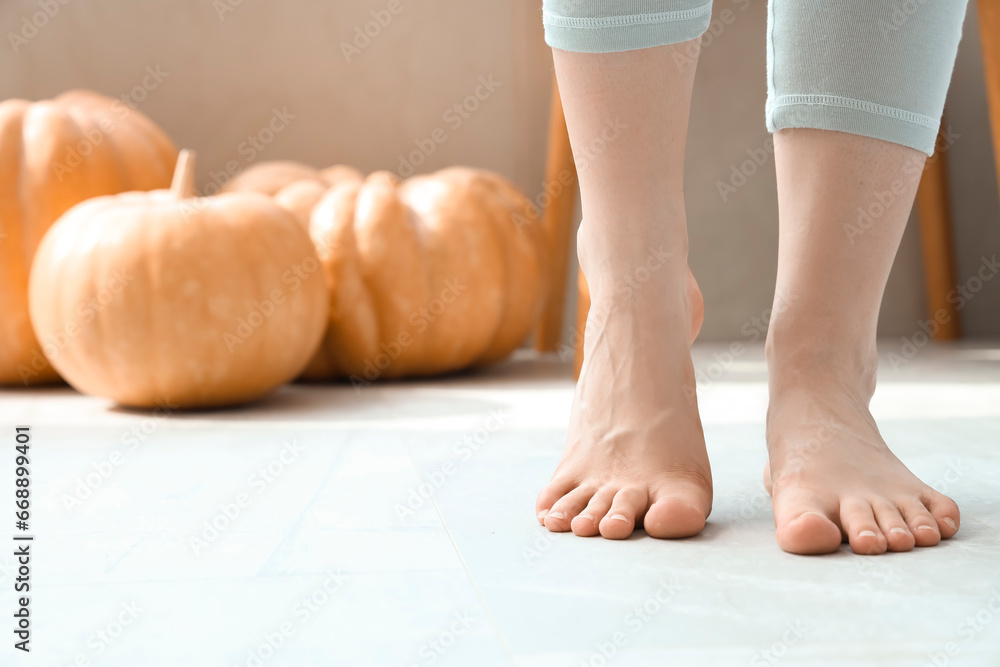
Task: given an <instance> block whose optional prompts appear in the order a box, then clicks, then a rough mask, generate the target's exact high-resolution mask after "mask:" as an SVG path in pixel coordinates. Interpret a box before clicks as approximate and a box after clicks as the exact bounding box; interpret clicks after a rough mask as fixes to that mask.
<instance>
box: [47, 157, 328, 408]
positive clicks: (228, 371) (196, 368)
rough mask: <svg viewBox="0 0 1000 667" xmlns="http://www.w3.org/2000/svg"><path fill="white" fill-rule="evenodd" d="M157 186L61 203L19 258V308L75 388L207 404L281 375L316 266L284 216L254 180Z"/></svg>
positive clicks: (313, 336) (310, 307) (296, 358)
mask: <svg viewBox="0 0 1000 667" xmlns="http://www.w3.org/2000/svg"><path fill="white" fill-rule="evenodd" d="M193 159H194V158H193V154H191V153H190V152H187V151H185V152H184V153H182V155H181V160H180V161H179V162H178V166H177V173H176V175H175V178H174V184H173V186H172V189H171V190H169V191H166V190H158V191H153V192H130V193H125V194H120V195H115V196H108V197H99V198H96V199H91V200H89V201H86V202H83V203H81V204H79V205H77V206H76V207H74V208H72V209H70V210H69V211H67V212H66V214H65V215H63V216H62V217H61V218H60V219H59V220H58V221H57V222H56V224H55V225H53V226H52V228H51V229H50V230H49V232H48V234H46V235H45V238H44V239H43V240H42V243H41V245H40V246H39V248H38V252H37V254H36V257H35V262H34V265H33V266H32V269H31V283H30V308H31V321H32V323H33V325H34V327H35V330H36V331H37V332H38V334H39V336H41V337H47V338H48V339H50V340H55V341H59V344H58V345H57V346H54V349H51V350H50V349H49V348H46V351H47V352H53V353H52V354H51V355H50V356H49V361H50V362H51V363H52V365H53V366H54V367H55V368H56V369H57V370H58V371H59V373H60V374H61V375H62V376H63V377H64V378H65V379H66V380H67V382H69V383H70V384H71V385H73V386H74V387H76V388H77V389H78V390H80V391H82V392H84V393H87V394H92V395H95V396H104V397H108V398H112V399H114V400H115V401H117V402H118V403H120V404H123V405H128V406H136V407H153V406H155V405H158V404H166V405H170V406H180V407H208V406H219V405H230V404H236V403H242V402H246V401H251V400H254V399H256V398H259V397H261V396H263V395H265V394H267V393H268V392H270V391H271V390H273V389H274V388H275V387H277V386H279V385H281V384H283V383H285V382H288V381H289V380H292V379H293V378H295V377H296V376H297V375H298V374H299V373H300V372H301V371H302V369H303V368H304V367H305V365H306V363H307V362H308V361H309V359H310V357H312V355H313V353H314V351H315V350H316V347H317V345H318V344H319V341H320V339H321V338H322V336H323V330H324V328H325V325H326V319H327V308H328V306H327V295H326V285H325V283H324V279H323V271H322V267H321V266H320V263H319V260H318V259H317V257H316V252H315V250H314V248H313V245H312V243H311V242H310V240H309V237H308V235H307V234H306V233H305V231H304V230H303V229H302V228H301V226H300V225H299V223H298V222H297V221H296V219H295V217H294V216H293V215H291V214H290V213H289V212H288V211H286V210H285V209H283V208H281V207H280V206H278V205H276V204H275V203H274V202H272V201H271V200H270V199H269V198H268V197H266V196H264V195H261V194H256V193H237V194H225V195H220V196H217V197H202V198H193V197H192V193H193V185H192V180H193V166H192V163H193Z"/></svg>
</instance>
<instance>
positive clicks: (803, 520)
mask: <svg viewBox="0 0 1000 667" xmlns="http://www.w3.org/2000/svg"><path fill="white" fill-rule="evenodd" d="M775 538H776V539H777V540H778V546H779V547H781V548H782V549H783V550H784V551H787V552H788V553H792V554H803V555H811V554H829V553H833V552H834V551H836V550H837V549H839V548H840V545H841V543H842V542H843V536H842V535H841V533H840V528H837V524H835V523H834V522H833V521H831V520H830V519H829V518H828V517H827V516H826V515H825V514H822V513H821V512H817V511H807V512H803V513H802V514H799V515H798V516H796V517H793V518H791V519H789V520H788V521H785V522H784V523H779V524H777V530H776V531H775Z"/></svg>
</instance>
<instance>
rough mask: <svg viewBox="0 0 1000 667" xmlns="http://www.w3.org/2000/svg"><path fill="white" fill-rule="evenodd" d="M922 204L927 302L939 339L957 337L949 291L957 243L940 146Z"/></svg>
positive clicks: (922, 181)
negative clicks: (955, 241) (935, 323)
mask: <svg viewBox="0 0 1000 667" xmlns="http://www.w3.org/2000/svg"><path fill="white" fill-rule="evenodd" d="M917 202H918V205H919V208H920V236H921V242H922V245H923V251H924V281H925V283H926V285H927V306H928V308H929V310H930V316H931V318H932V319H933V320H934V321H935V322H937V324H938V327H937V330H936V331H935V332H934V338H935V339H936V340H955V339H956V338H959V337H961V335H962V329H961V322H960V321H959V313H958V310H956V308H955V304H953V303H949V301H948V293H949V292H951V291H952V290H954V289H955V276H956V271H955V244H954V241H953V239H952V233H951V227H952V225H951V204H950V201H949V195H948V168H947V157H946V153H945V151H944V150H943V149H939V150H938V151H937V153H935V154H934V155H933V156H932V157H930V158H928V160H927V166H926V168H925V169H924V174H923V177H922V178H921V179H920V187H919V189H918V190H917Z"/></svg>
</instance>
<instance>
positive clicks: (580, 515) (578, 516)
mask: <svg viewBox="0 0 1000 667" xmlns="http://www.w3.org/2000/svg"><path fill="white" fill-rule="evenodd" d="M577 518H579V519H590V520H591V521H593V520H594V517H592V516H590V515H589V514H578V515H577Z"/></svg>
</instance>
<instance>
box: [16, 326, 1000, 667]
mask: <svg viewBox="0 0 1000 667" xmlns="http://www.w3.org/2000/svg"><path fill="white" fill-rule="evenodd" d="M998 348H1000V346H998V345H992V346H991V345H986V344H979V345H976V344H967V345H964V346H958V347H932V346H928V347H924V348H921V349H919V350H918V351H917V353H916V355H915V356H913V358H912V359H911V360H908V361H906V360H905V357H903V356H901V355H900V350H899V344H898V342H897V343H896V344H895V346H894V344H893V343H892V342H888V343H887V345H886V346H885V350H884V353H885V359H884V360H883V367H882V371H881V374H880V388H879V391H878V393H877V395H876V397H875V400H874V404H873V409H874V412H875V414H876V417H878V418H879V423H880V424H881V427H882V430H883V434H884V435H885V437H886V438H887V439H888V441H889V442H890V443H892V445H893V446H894V448H895V451H896V452H897V454H899V456H900V457H901V458H902V459H903V460H904V461H905V462H906V463H907V464H908V465H910V466H911V468H912V469H913V470H914V471H915V472H916V473H917V474H919V475H921V476H922V477H923V478H924V479H925V480H928V481H929V483H931V484H933V485H935V486H936V487H937V488H939V489H940V490H943V491H946V492H947V493H949V494H950V495H952V496H953V497H954V498H955V499H956V500H957V501H958V503H959V504H960V506H961V507H962V512H963V525H962V530H961V532H960V533H959V536H958V537H957V538H955V539H953V540H950V541H948V542H946V543H944V544H943V545H942V546H940V547H938V548H935V549H923V550H917V551H914V552H912V553H907V554H891V555H887V556H883V557H878V558H863V557H858V556H854V555H852V554H851V553H850V552H849V551H848V550H847V549H846V547H845V548H842V549H841V551H840V552H839V553H837V554H834V555H830V556H826V557H811V558H806V557H796V556H791V555H787V554H785V553H783V552H781V551H780V550H779V549H778V548H777V546H776V545H775V543H774V540H773V524H772V517H771V510H770V506H769V503H768V498H767V496H766V494H765V493H764V492H763V490H762V487H761V484H760V474H761V466H762V465H763V463H764V460H765V453H764V445H763V438H764V427H763V415H764V411H765V408H766V401H767V395H766V387H765V377H764V364H763V355H762V353H761V350H760V348H759V346H744V347H743V348H740V349H738V350H737V353H736V354H735V355H731V356H727V354H731V353H728V351H727V346H725V345H701V346H699V347H698V348H697V355H696V356H697V367H698V369H699V371H700V373H701V379H702V386H701V389H700V396H699V400H700V402H701V406H702V414H703V419H704V422H705V432H706V437H707V438H708V442H709V447H710V453H711V457H712V463H713V468H714V473H715V480H716V503H715V509H714V512H713V514H712V517H711V519H710V523H709V525H708V527H707V528H706V530H705V532H704V534H702V535H701V536H699V537H697V538H694V539H690V540H684V541H674V542H667V541H659V540H653V539H651V538H649V537H647V536H645V535H644V534H639V535H636V536H634V537H633V538H632V539H630V540H627V541H623V542H609V541H605V540H602V539H597V538H595V539H579V538H575V537H573V536H572V535H565V534H564V535H552V534H549V533H547V532H546V531H545V530H544V529H542V528H541V527H539V526H538V525H537V524H536V522H535V519H534V511H533V503H534V498H535V494H536V492H537V491H538V489H539V488H540V486H541V485H542V484H543V483H544V482H545V481H546V480H547V479H548V477H549V475H550V474H551V472H552V469H553V467H554V466H555V464H556V461H557V460H558V456H559V453H560V450H561V448H562V444H563V438H564V435H565V422H566V419H567V415H568V412H569V407H570V401H571V397H572V384H571V381H570V379H569V372H568V369H567V367H566V366H565V365H563V364H560V363H558V361H556V360H554V359H551V358H550V359H543V360H538V359H533V358H530V357H529V356H526V355H522V356H520V357H518V358H516V359H515V360H513V361H511V362H508V363H506V364H503V365H501V366H497V367H494V368H492V369H489V370H487V371H485V372H482V373H480V374H477V375H465V376H456V377H452V378H447V379H444V380H439V381H435V382H412V383H394V384H385V385H377V386H372V387H367V388H364V389H362V390H361V391H360V392H356V391H355V390H354V389H352V388H351V387H349V386H335V387H319V386H303V385H296V386H291V387H286V388H284V389H282V390H281V391H280V392H279V393H278V394H276V395H275V396H273V397H272V398H270V399H269V400H267V401H265V402H262V403H260V404H257V405H255V406H252V407H249V408H244V409H239V410H230V411H214V412H198V413H183V414H181V413H175V414H171V415H169V416H164V415H162V414H154V415H151V414H148V413H139V412H132V411H127V410H122V409H118V408H115V407H113V406H111V405H109V404H108V403H107V402H106V401H103V400H99V399H92V398H87V397H83V396H80V395H77V394H75V393H74V392H73V391H71V390H69V389H67V388H59V389H49V390H42V391H30V392H29V391H4V392H2V393H0V410H2V419H0V423H2V424H5V426H4V429H5V432H6V435H4V436H2V437H3V438H4V440H5V442H6V444H4V445H3V447H2V449H0V452H2V453H0V457H2V460H3V463H2V465H0V498H3V499H4V500H3V501H2V502H3V503H4V504H7V503H9V504H10V505H12V504H13V500H12V496H13V492H12V489H13V466H12V463H13V461H12V457H13V453H14V452H13V432H12V429H10V428H9V427H10V425H11V424H13V423H17V424H30V425H31V426H32V433H33V443H34V444H33V449H32V453H33V466H32V475H33V488H34V502H35V505H34V516H33V524H32V526H31V528H32V532H33V533H34V534H35V535H36V536H37V538H36V541H35V542H34V545H33V549H34V560H33V563H32V568H33V569H32V573H31V576H32V582H33V585H34V597H33V598H32V602H31V605H32V608H33V613H34V617H33V652H32V654H31V656H30V657H28V656H24V655H23V654H20V652H17V651H14V650H13V649H12V648H11V644H12V643H13V641H12V639H11V637H12V635H11V631H10V630H9V629H8V628H7V627H3V628H0V629H2V630H3V636H4V637H6V638H7V639H6V640H5V643H6V645H5V646H3V647H2V648H0V655H2V656H3V657H2V658H0V664H3V665H28V664H30V665H46V666H48V665H57V666H68V665H81V666H82V665H91V664H92V665H127V666H129V667H133V666H135V667H140V666H142V667H145V666H155V665H181V664H183V665H210V666H237V665H239V666H243V667H255V666H261V665H269V666H270V665H294V666H296V667H308V666H312V665H324V666H326V665H379V666H383V665H387V666H393V665H400V666H408V665H417V666H430V665H461V666H475V667H481V666H489V665H522V666H526V667H527V666H535V665H538V666H540V667H541V666H545V667H549V666H554V667H558V666H562V665H565V666H567V667H571V666H572V667H579V666H585V665H590V666H593V667H599V666H601V665H605V664H607V665H656V666H660V665H668V664H677V665H740V664H745V665H751V666H754V667H760V666H771V665H776V664H784V665H844V664H853V665H868V664H872V665H876V664H877V665H936V666H938V667H941V666H943V665H984V666H987V665H988V666H991V667H995V666H996V665H1000V507H998V502H997V499H998V498H1000V349H998ZM890 353H894V354H896V355H899V356H893V357H890V356H889V354H890ZM900 360H904V361H905V363H902V364H900V363H899V362H900ZM893 362H895V363H893ZM894 365H895V366H896V367H895V368H894V367H893V366H894ZM429 490H432V491H433V492H432V493H429V492H428V491H429ZM8 509H9V510H10V511H9V512H8V510H7V509H4V511H3V512H2V515H3V516H7V517H8V518H10V525H7V527H6V528H5V529H4V530H3V531H2V533H0V539H3V540H4V541H8V540H10V537H11V534H12V533H13V532H14V531H13V525H12V524H13V518H12V517H11V515H12V514H13V507H9V508H8ZM213 524H214V525H213ZM5 525H6V522H5ZM8 544H12V542H8ZM12 551H13V550H12V548H11V549H8V548H3V549H2V550H0V616H2V617H3V618H6V619H7V621H6V623H5V626H10V625H12V621H11V616H10V614H11V613H12V612H13V608H14V599H13V592H12V586H13V579H14V577H16V576H17V575H16V572H15V569H14V563H13V559H12V555H11V554H12Z"/></svg>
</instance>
